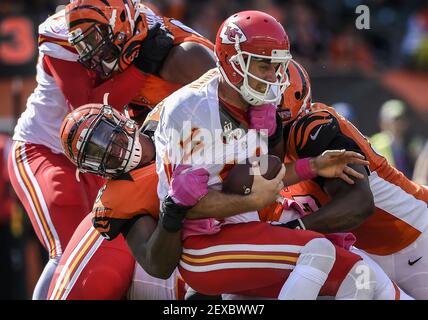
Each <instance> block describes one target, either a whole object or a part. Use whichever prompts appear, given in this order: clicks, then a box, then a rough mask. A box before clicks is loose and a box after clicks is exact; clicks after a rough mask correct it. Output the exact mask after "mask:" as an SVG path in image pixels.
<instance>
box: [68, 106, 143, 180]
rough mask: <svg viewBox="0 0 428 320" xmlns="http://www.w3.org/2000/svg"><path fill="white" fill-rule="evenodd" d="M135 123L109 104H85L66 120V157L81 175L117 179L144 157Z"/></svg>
mask: <svg viewBox="0 0 428 320" xmlns="http://www.w3.org/2000/svg"><path fill="white" fill-rule="evenodd" d="M139 134H140V132H139V130H138V127H137V125H136V123H135V121H133V120H131V119H128V118H126V117H125V115H123V114H122V113H120V112H119V111H117V110H115V109H113V108H112V107H111V106H109V105H107V104H104V105H103V104H100V103H98V104H97V103H90V104H86V105H83V106H81V107H79V108H77V109H75V110H74V111H72V112H71V113H70V114H69V115H67V116H66V117H65V119H64V120H63V122H62V125H61V129H60V135H61V144H62V147H63V150H64V153H65V155H66V156H67V158H68V159H70V160H71V162H73V163H74V164H75V165H76V166H77V168H78V169H79V171H80V172H90V173H94V174H96V175H99V176H102V177H104V178H116V177H118V176H120V175H121V174H123V173H125V172H128V171H130V170H132V169H134V168H135V167H136V166H138V165H139V163H140V160H141V158H142V146H141V142H140V139H139V137H138V135H139Z"/></svg>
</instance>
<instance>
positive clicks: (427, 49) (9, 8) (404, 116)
mask: <svg viewBox="0 0 428 320" xmlns="http://www.w3.org/2000/svg"><path fill="white" fill-rule="evenodd" d="M68 2H69V1H64V0H62V1H55V0H0V197H1V200H0V299H29V297H31V293H32V290H33V287H34V284H35V282H36V281H37V278H38V276H39V274H40V272H41V269H42V266H44V264H45V259H47V257H46V256H45V255H44V250H43V249H42V248H41V247H40V245H39V243H38V241H37V239H36V238H35V236H34V234H33V231H32V228H31V225H30V224H29V222H28V221H27V218H26V214H25V213H24V212H23V211H22V208H21V207H20V205H19V203H18V202H17V201H16V199H15V196H14V194H13V192H12V188H11V187H10V186H9V183H8V175H7V168H6V157H7V152H8V149H9V147H10V134H11V133H12V131H13V127H14V125H15V123H16V119H17V118H18V117H19V115H20V113H21V112H22V111H23V110H24V109H25V102H26V99H27V97H28V96H29V94H30V93H31V92H32V90H33V89H34V87H35V85H36V82H35V72H36V69H35V64H36V61H37V28H38V25H39V24H40V23H41V22H43V21H44V20H45V19H46V18H47V17H48V16H49V15H51V14H53V13H55V12H56V10H60V9H61V8H63V5H65V4H66V3H68ZM147 2H149V3H151V4H152V5H154V6H155V7H156V8H157V9H158V10H159V12H161V14H162V15H164V16H167V17H174V18H176V19H179V20H181V21H182V22H184V23H185V24H187V25H189V26H190V27H192V28H194V29H195V30H197V31H198V32H199V33H201V34H202V35H204V36H206V37H207V38H209V39H210V40H212V41H214V40H215V35H216V32H217V29H218V27H219V26H220V24H221V23H222V21H223V20H224V19H225V18H227V17H228V16H230V15H231V14H232V13H234V12H236V11H241V10H247V9H257V10H262V11H265V12H267V13H269V14H271V15H273V16H274V17H276V18H277V19H278V20H279V21H280V22H282V23H283V25H284V27H285V29H286V31H287V33H288V35H289V38H290V41H291V51H292V55H293V57H294V58H295V59H296V60H298V61H299V62H301V63H302V64H303V65H304V66H305V67H306V68H307V70H308V71H309V74H310V75H311V79H312V88H313V97H314V100H315V101H320V102H324V103H326V104H330V105H333V106H334V107H335V108H336V109H337V110H338V111H339V113H341V114H342V115H344V116H345V117H347V118H348V119H350V120H351V121H352V122H353V123H354V124H355V125H356V126H357V127H358V128H359V129H360V131H361V132H362V133H363V134H364V135H365V136H367V137H368V138H370V139H371V142H372V144H373V145H374V147H375V149H376V150H377V151H379V152H380V153H381V154H383V155H384V156H386V157H387V158H388V159H389V160H390V161H391V163H393V164H394V165H395V166H396V167H398V168H399V169H400V170H402V171H403V172H404V173H405V174H406V175H407V176H408V177H410V178H412V177H413V179H414V180H415V181H417V182H419V183H423V184H428V181H427V179H428V172H427V170H428V169H427V167H428V144H427V143H426V140H427V137H428V0H391V1H387V0H372V1H359V0H301V1H298V0H288V1H287V0H254V1H251V0H233V1H230V0H204V1H201V0H159V1H147ZM359 5H366V6H367V8H368V9H369V20H367V19H366V20H363V21H362V22H364V23H365V27H367V26H368V28H357V26H358V23H357V24H356V21H357V19H358V17H359V16H360V15H361V11H359V12H358V13H356V8H357V7H358V6H359ZM360 19H361V17H360ZM360 22H361V21H360ZM367 23H368V25H367ZM415 164H416V165H415ZM415 168H416V169H415Z"/></svg>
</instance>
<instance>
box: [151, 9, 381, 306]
mask: <svg viewBox="0 0 428 320" xmlns="http://www.w3.org/2000/svg"><path fill="white" fill-rule="evenodd" d="M216 57H217V62H218V69H216V70H212V71H209V72H207V73H206V74H205V75H204V76H203V77H201V78H200V79H199V80H198V81H195V82H194V83H192V84H190V85H187V86H186V87H184V88H182V89H180V90H178V91H176V92H175V93H174V94H172V95H171V96H169V97H168V98H167V99H165V100H164V101H163V102H162V105H161V106H160V107H162V110H161V111H160V120H159V126H158V127H157V131H156V133H155V144H156V170H157V173H158V176H159V183H158V195H159V198H160V199H164V200H163V201H164V202H165V201H167V202H168V203H169V204H171V206H173V203H174V193H171V191H168V188H169V187H170V183H171V184H174V181H175V173H176V171H181V170H182V168H183V166H186V165H188V166H191V167H193V168H191V169H192V170H199V172H201V170H205V172H206V175H207V176H208V185H210V186H211V187H212V188H211V189H210V190H209V191H207V193H205V194H204V195H203V196H202V197H201V198H200V199H199V202H198V203H197V205H196V206H194V207H193V208H191V209H190V211H189V212H188V213H187V215H186V218H187V219H188V220H185V222H184V227H183V239H184V240H183V252H182V256H181V260H180V263H179V271H180V274H181V275H182V277H183V279H184V280H185V282H186V283H187V284H188V285H190V287H192V288H193V289H195V290H196V291H198V292H200V293H203V294H206V295H219V294H223V293H239V294H244V295H245V294H246V295H252V296H258V297H267V298H279V299H314V298H316V297H317V296H318V294H320V295H328V296H336V297H340V298H355V299H370V298H372V297H373V294H374V282H375V281H373V280H374V279H373V277H374V274H373V271H372V270H371V268H370V267H369V266H368V265H366V264H365V262H364V261H362V260H361V257H360V256H358V255H355V254H353V253H351V252H349V251H347V250H345V249H343V248H340V247H338V246H335V245H333V244H332V243H331V242H329V241H328V240H327V239H325V237H324V236H323V235H322V234H319V233H314V232H309V231H306V230H292V229H288V228H282V227H278V226H274V225H271V224H268V223H264V222H260V221H259V220H258V215H257V213H256V211H257V210H258V209H261V208H263V207H264V206H266V205H267V204H270V203H272V202H274V200H275V197H276V194H277V192H278V188H281V186H282V185H283V182H282V179H283V177H284V174H286V175H288V176H290V178H291V181H296V180H293V179H292V175H293V174H294V175H296V174H297V176H299V177H300V178H301V179H302V178H303V179H304V178H307V177H308V176H309V174H302V172H300V174H299V172H298V171H299V169H298V167H299V166H298V165H297V162H296V165H295V167H294V164H293V167H291V166H289V168H290V170H288V172H287V173H285V172H284V169H282V170H281V171H280V172H279V173H278V175H277V176H276V177H275V178H274V179H272V180H269V181H268V180H266V179H264V178H263V177H261V176H260V175H255V177H254V179H255V181H256V180H257V181H259V183H260V182H265V183H264V184H263V183H262V188H263V189H264V191H265V192H266V193H265V194H263V195H262V197H261V198H263V199H264V201H261V199H256V198H254V196H253V195H252V193H250V194H249V195H248V196H246V199H245V200H246V201H242V198H241V197H242V196H239V195H233V194H232V195H230V194H224V193H222V192H221V191H218V190H215V189H219V186H220V183H221V182H222V178H224V177H225V176H226V175H227V171H228V169H230V168H231V167H233V164H234V163H236V162H239V161H240V160H241V161H242V160H245V159H246V158H249V157H252V156H258V155H262V154H263V153H266V152H267V150H268V149H269V151H271V150H273V149H275V147H276V146H277V144H278V143H280V141H281V136H282V127H281V126H280V125H278V123H280V122H281V120H280V119H278V117H277V115H276V104H277V103H278V102H279V99H280V98H281V95H282V93H283V92H284V90H285V88H286V87H287V85H288V77H287V74H286V68H287V64H288V62H289V61H290V59H291V55H290V53H289V43H288V37H287V34H286V33H285V30H284V28H283V27H282V26H281V25H280V24H279V23H278V22H277V21H276V20H275V19H274V18H273V17H271V16H269V15H267V14H265V13H263V12H259V11H243V12H239V13H237V14H235V15H233V16H231V17H229V18H228V19H227V20H226V21H225V22H224V23H223V24H222V26H221V27H220V29H219V31H218V34H217V38H216ZM272 110H273V112H272ZM278 131H279V132H280V133H279V134H278ZM300 163H302V162H300ZM292 168H294V170H292ZM189 169H190V168H189ZM253 169H254V170H255V172H256V173H257V172H258V171H259V170H260V169H261V167H260V168H259V167H258V166H257V165H253ZM293 172H294V173H293ZM306 173H308V171H306ZM312 174H313V173H312ZM294 178H295V177H294ZM297 180H298V179H297ZM285 181H287V178H286V179H285ZM183 188H184V189H186V188H185V186H183ZM189 189H190V188H189ZM213 189H214V190H213ZM180 191H182V190H177V192H180ZM183 192H185V190H184V191H183ZM188 197H189V199H190V198H192V197H193V195H192V194H190V193H189V194H188ZM192 199H193V198H192ZM262 202H263V203H262ZM240 213H245V214H244V215H242V214H240ZM251 215H252V216H253V218H251V217H249V216H251ZM192 218H193V219H195V218H196V219H195V220H191V219H192ZM160 221H161V223H162V224H164V226H165V227H168V228H170V229H171V230H172V231H174V230H177V227H178V226H179V224H178V223H177V224H173V223H171V224H169V225H168V224H166V222H165V219H164V218H163V216H161V217H160ZM360 267H364V268H365V270H366V271H367V278H366V280H367V283H366V285H365V286H364V289H363V288H361V287H358V288H357V286H356V283H355V281H354V280H353V279H355V276H356V270H358V269H359V268H360ZM272 270H274V272H272ZM287 279H288V280H287ZM285 280H287V281H285ZM352 288H353V289H352Z"/></svg>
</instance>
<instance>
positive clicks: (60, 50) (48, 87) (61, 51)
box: [13, 10, 78, 153]
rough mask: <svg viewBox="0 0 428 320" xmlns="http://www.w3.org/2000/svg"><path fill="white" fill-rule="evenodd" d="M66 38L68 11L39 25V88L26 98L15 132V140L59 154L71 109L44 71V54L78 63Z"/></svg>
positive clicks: (53, 81)
mask: <svg viewBox="0 0 428 320" xmlns="http://www.w3.org/2000/svg"><path fill="white" fill-rule="evenodd" d="M67 37H68V27H67V23H66V21H65V10H61V11H59V12H58V13H56V14H55V15H53V16H51V17H49V18H48V19H46V21H45V22H43V23H42V24H41V25H40V26H39V59H38V63H37V76H36V80H37V87H36V89H35V90H34V92H33V93H32V94H31V95H30V97H29V98H28V100H27V108H26V110H25V111H24V112H23V113H22V115H21V117H20V118H19V120H18V123H17V125H16V127H15V133H14V135H13V139H14V140H18V141H24V142H31V143H35V144H42V145H44V146H46V147H49V148H50V149H52V150H53V151H54V152H58V153H61V152H62V148H61V144H60V138H59V129H60V127H61V123H62V120H63V119H64V117H65V116H66V115H67V113H68V112H70V108H69V107H68V106H67V102H66V100H65V98H64V95H63V94H62V92H61V90H60V88H59V87H58V85H57V84H56V82H55V80H54V78H53V77H52V76H51V75H49V74H48V73H47V72H46V71H45V69H44V66H43V57H44V55H48V56H50V57H53V58H57V59H62V60H66V61H76V63H77V58H78V55H77V53H76V52H75V51H74V50H73V49H72V47H71V45H70V44H69V43H68V41H67Z"/></svg>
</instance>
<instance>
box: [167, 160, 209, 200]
mask: <svg viewBox="0 0 428 320" xmlns="http://www.w3.org/2000/svg"><path fill="white" fill-rule="evenodd" d="M189 168H192V166H191V165H179V166H177V168H175V170H174V172H173V174H172V180H171V184H170V186H169V191H168V194H169V195H170V196H171V197H172V199H173V200H174V202H175V203H176V204H179V205H181V206H185V207H192V206H194V205H196V204H197V203H198V201H199V200H200V199H201V198H202V197H203V196H205V195H206V194H207V193H208V178H209V175H210V174H209V173H208V171H207V170H205V169H204V168H199V169H196V170H192V169H190V170H186V169H189Z"/></svg>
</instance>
